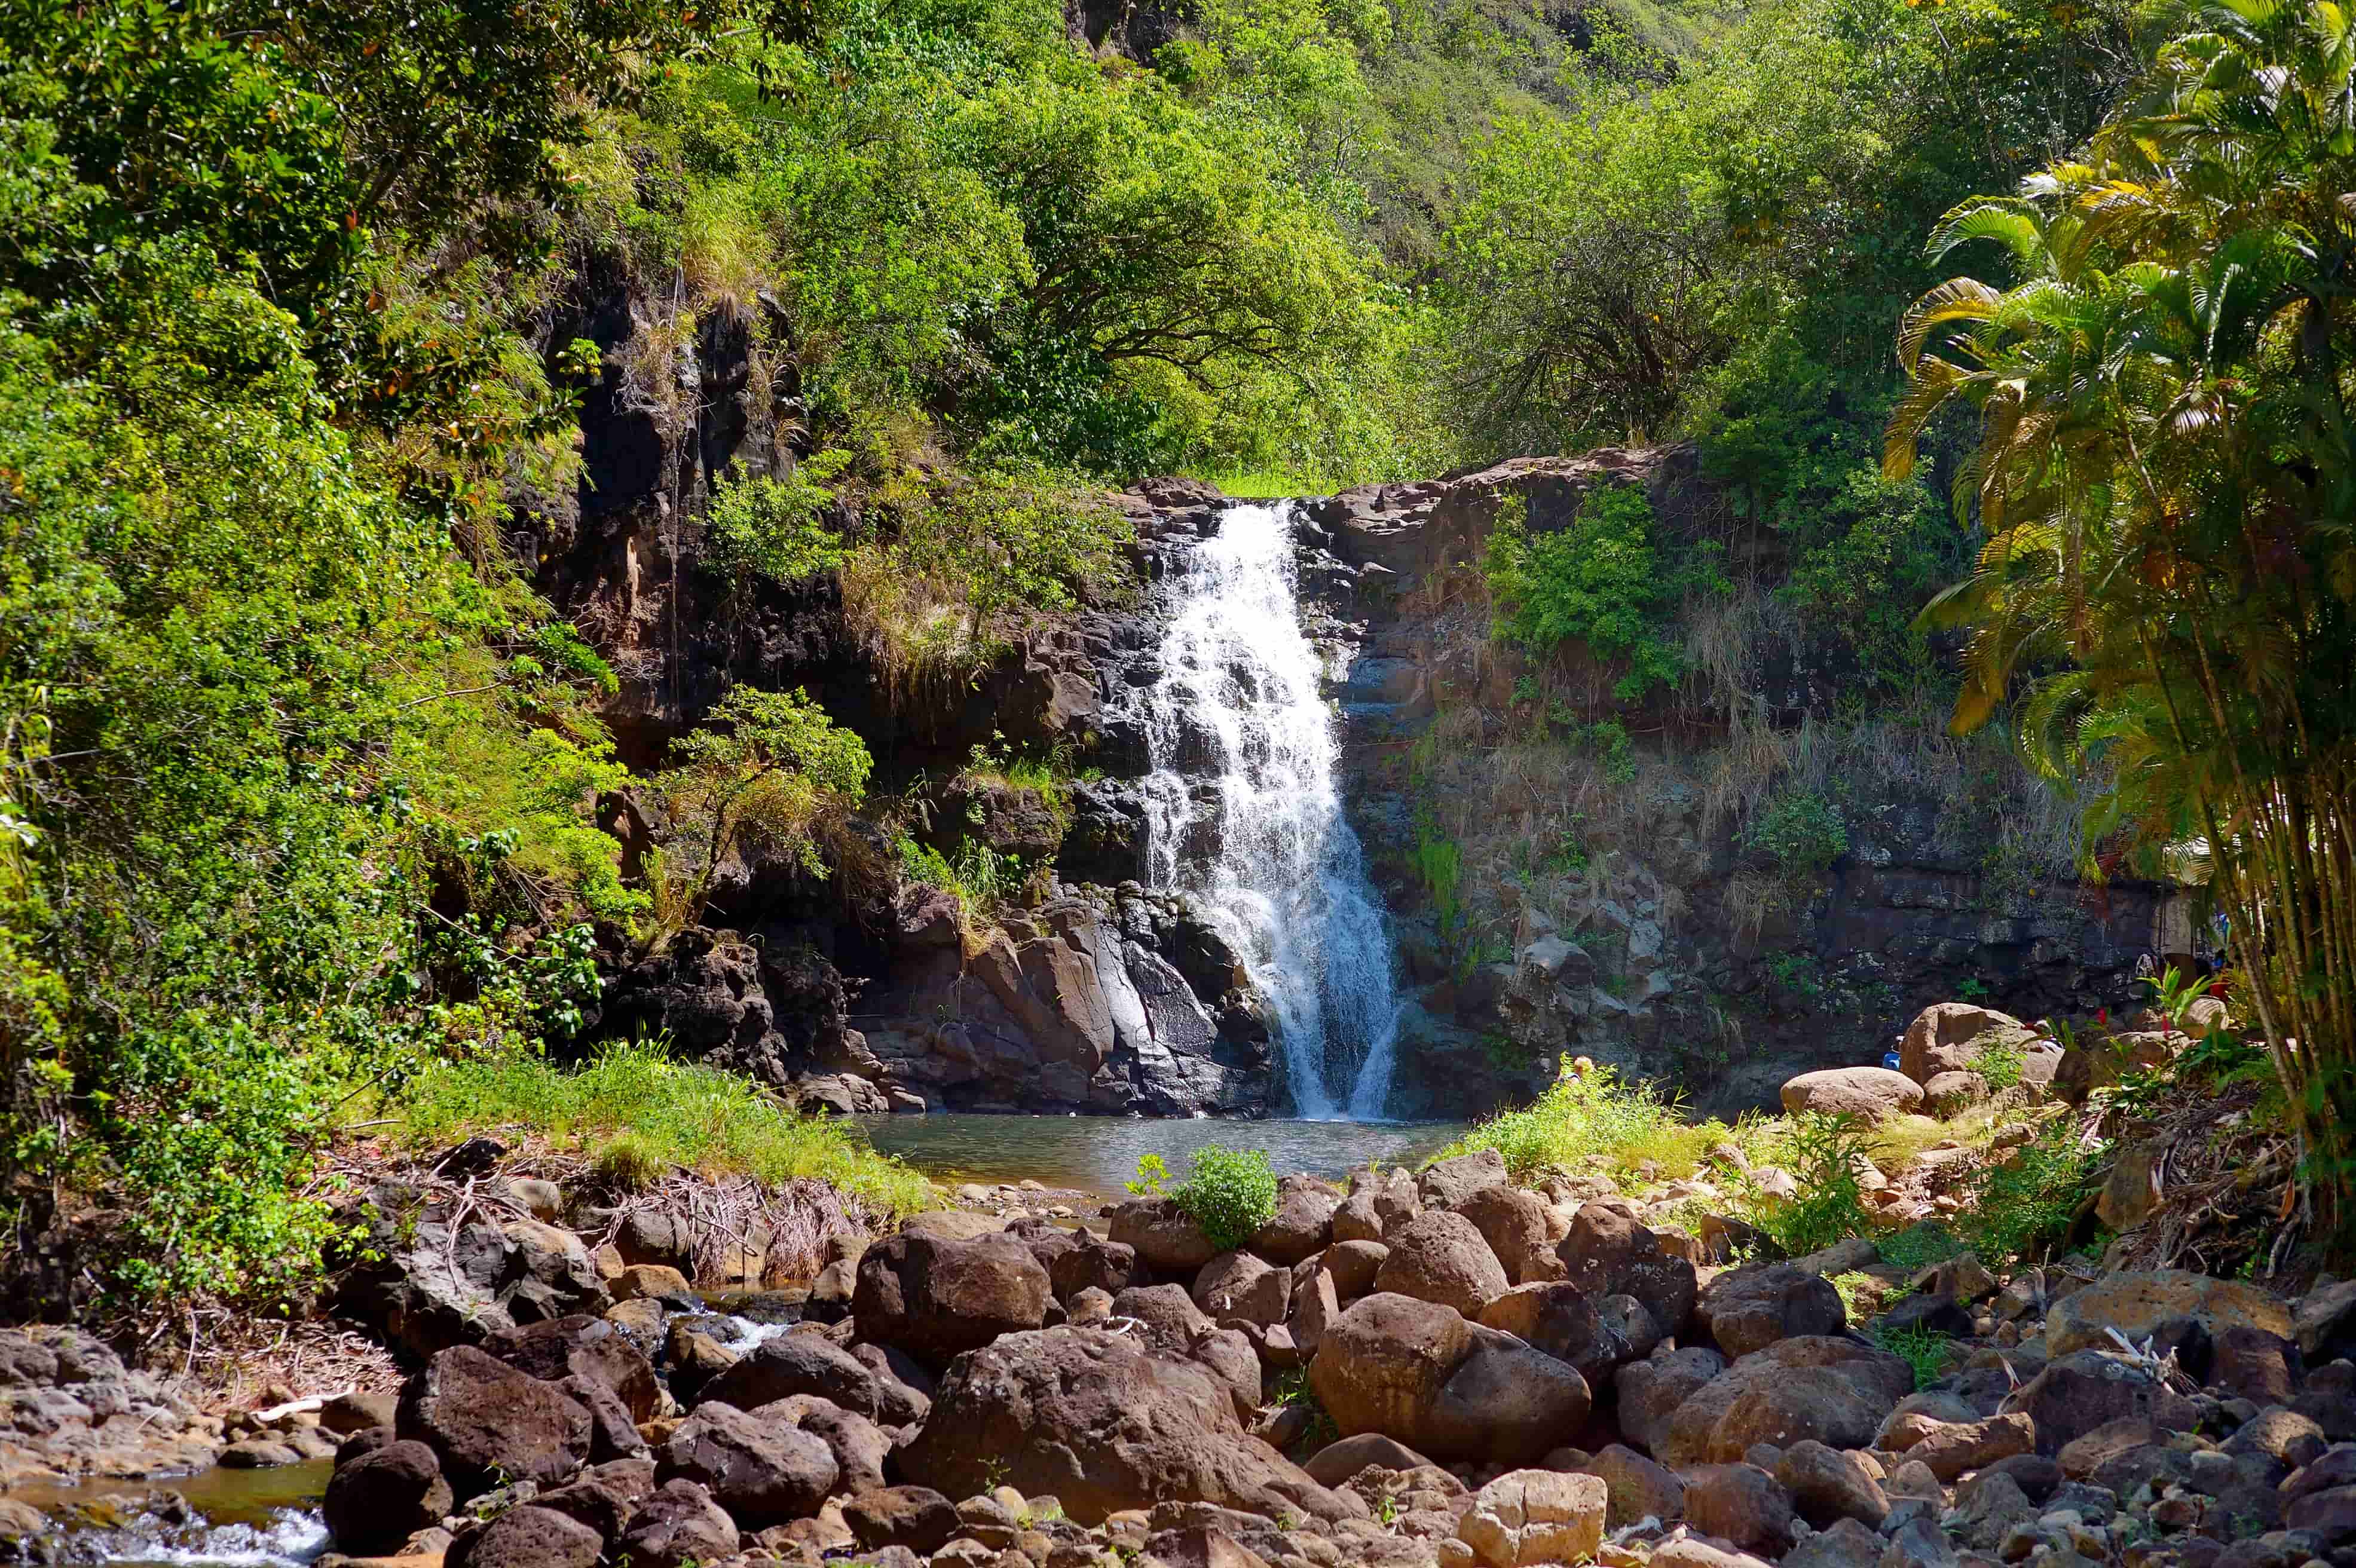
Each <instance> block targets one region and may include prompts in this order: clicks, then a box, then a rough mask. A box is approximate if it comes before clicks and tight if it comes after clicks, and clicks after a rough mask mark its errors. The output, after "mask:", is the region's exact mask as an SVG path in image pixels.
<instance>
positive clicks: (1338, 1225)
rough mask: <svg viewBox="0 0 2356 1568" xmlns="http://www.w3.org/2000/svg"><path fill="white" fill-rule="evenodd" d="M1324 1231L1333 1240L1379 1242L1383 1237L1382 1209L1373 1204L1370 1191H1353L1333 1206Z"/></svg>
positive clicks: (1372, 1196) (1372, 1195)
mask: <svg viewBox="0 0 2356 1568" xmlns="http://www.w3.org/2000/svg"><path fill="white" fill-rule="evenodd" d="M1326 1233H1327V1234H1328V1235H1330V1236H1331V1237H1333V1240H1334V1241H1335V1242H1337V1243H1338V1242H1379V1241H1381V1240H1382V1239H1383V1216H1382V1211H1381V1210H1380V1209H1378V1208H1377V1207H1376V1204H1375V1195H1374V1194H1373V1193H1371V1192H1353V1193H1351V1194H1350V1195H1349V1196H1348V1197H1347V1198H1344V1199H1343V1200H1342V1201H1341V1202H1340V1203H1338V1204H1336V1205H1334V1208H1333V1219H1332V1220H1331V1221H1328V1223H1327V1228H1326Z"/></svg>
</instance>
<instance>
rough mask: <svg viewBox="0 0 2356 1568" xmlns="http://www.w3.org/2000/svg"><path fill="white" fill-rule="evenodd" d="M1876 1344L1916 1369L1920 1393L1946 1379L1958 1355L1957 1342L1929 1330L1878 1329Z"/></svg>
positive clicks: (1874, 1333) (1917, 1387)
mask: <svg viewBox="0 0 2356 1568" xmlns="http://www.w3.org/2000/svg"><path fill="white" fill-rule="evenodd" d="M1873 1342H1874V1343H1875V1344H1877V1345H1879V1346H1880V1347H1881V1348H1882V1349H1885V1350H1887V1351H1889V1352H1890V1354H1891V1355H1893V1356H1896V1357H1897V1358H1898V1359H1899V1360H1901V1361H1904V1362H1905V1363H1906V1364H1907V1365H1908V1366H1909V1367H1911V1368H1912V1369H1913V1371H1914V1386H1915V1388H1916V1389H1917V1390H1921V1389H1926V1388H1929V1387H1930V1386H1931V1385H1932V1384H1933V1383H1935V1382H1937V1381H1939V1380H1940V1378H1942V1377H1944V1375H1945V1374H1946V1370H1947V1362H1948V1361H1949V1360H1952V1359H1954V1353H1955V1345H1954V1340H1952V1339H1948V1338H1947V1337H1946V1336H1945V1335H1944V1334H1938V1333H1933V1331H1932V1330H1930V1329H1928V1328H1877V1329H1875V1330H1874V1331H1873Z"/></svg>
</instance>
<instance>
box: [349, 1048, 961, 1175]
mask: <svg viewBox="0 0 2356 1568" xmlns="http://www.w3.org/2000/svg"><path fill="white" fill-rule="evenodd" d="M388 1109H389V1110H391V1111H392V1112H393V1113H394V1114H396V1115H397V1116H398V1118H399V1121H400V1128H399V1131H400V1136H402V1139H403V1140H405V1141H406V1142H408V1143H410V1144H411V1145H412V1146H413V1147H420V1148H439V1147H448V1146H449V1145H450V1144H451V1143H453V1142H455V1141H456V1140H457V1139H459V1138H462V1137H465V1136H468V1135H470V1134H474V1133H489V1132H499V1131H503V1130H505V1131H510V1132H521V1133H524V1134H526V1135H528V1136H533V1137H539V1138H545V1139H547V1140H548V1141H549V1142H550V1143H552V1144H553V1145H555V1146H556V1147H559V1148H562V1149H575V1150H579V1151H582V1152H584V1153H587V1154H590V1155H592V1156H593V1157H597V1158H598V1159H599V1161H600V1163H601V1164H602V1165H603V1166H605V1168H607V1170H608V1173H609V1174H616V1175H627V1174H629V1173H632V1172H636V1173H637V1174H638V1175H639V1176H641V1177H644V1176H647V1175H648V1174H650V1173H651V1174H663V1173H668V1172H669V1171H671V1170H675V1169H677V1170H686V1171H690V1172H692V1173H695V1174H697V1175H701V1176H705V1177H723V1176H750V1177H753V1178H755V1179H757V1180H760V1181H763V1182H767V1183H771V1184H776V1183H779V1182H786V1181H796V1180H804V1179H816V1180H820V1181H825V1182H828V1183H830V1184H831V1185H833V1186H835V1187H839V1188H841V1189H842V1190H843V1191H845V1192H848V1193H851V1194H853V1195H854V1196H856V1197H859V1198H862V1199H864V1200H867V1201H868V1202H870V1203H872V1204H873V1205H874V1206H875V1207H876V1208H877V1209H878V1210H879V1211H883V1212H884V1213H892V1214H905V1213H912V1212H915V1211H917V1210H920V1209H927V1208H931V1207H933V1206H935V1204H936V1203H937V1201H938V1194H937V1192H936V1191H935V1190H934V1189H933V1185H932V1183H931V1182H929V1181H927V1180H926V1179H924V1178H923V1177H921V1176H919V1175H917V1174H916V1172H915V1171H913V1170H910V1169H909V1168H907V1167H905V1166H904V1165H902V1164H901V1163H900V1162H899V1161H898V1160H895V1159H892V1158H889V1157H885V1156H883V1155H879V1154H877V1153H875V1152H874V1150H873V1149H871V1148H869V1147H867V1144H866V1142H865V1141H864V1140H863V1139H862V1137H861V1136H859V1134H858V1132H857V1130H856V1129H855V1128H852V1127H851V1126H850V1125H848V1124H846V1123H844V1122H843V1121H841V1119H840V1118H838V1117H832V1116H822V1115H821V1116H805V1115H799V1114H798V1113H796V1112H794V1111H791V1110H788V1109H787V1107H786V1106H785V1105H783V1104H780V1103H779V1102H778V1101H777V1100H776V1098H774V1097H773V1096H772V1095H771V1094H770V1093H768V1092H767V1091H766V1090H765V1089H763V1088H761V1087H760V1086H759V1085H758V1084H756V1083H753V1082H751V1081H750V1080H748V1079H746V1078H744V1077H742V1076H740V1075H738V1074H736V1073H733V1072H721V1071H718V1070H716V1069H713V1068H708V1067H701V1066H695V1065H691V1064H687V1063H681V1062H676V1061H671V1060H670V1059H669V1056H668V1055H667V1054H666V1053H665V1051H663V1050H662V1048H661V1047H660V1046H659V1045H658V1044H653V1043H645V1042H642V1043H638V1044H632V1045H615V1046H611V1047H609V1048H607V1049H606V1050H605V1051H601V1052H600V1053H599V1054H598V1055H597V1056H596V1057H595V1058H594V1059H593V1060H592V1061H587V1062H585V1063H584V1064H582V1065H581V1066H580V1067H578V1068H574V1069H569V1070H568V1069H565V1068H562V1067H558V1066H555V1065H553V1064H552V1063H550V1062H547V1061H540V1060H537V1059H533V1058H528V1057H509V1058H504V1059H500V1060H495V1061H457V1062H446V1063H442V1064H439V1065H436V1066H434V1067H432V1068H429V1069H428V1070H426V1071H425V1072H423V1073H422V1074H420V1075H419V1077H418V1078H417V1079H416V1080H415V1081H414V1082H413V1083H411V1084H410V1085H409V1086H408V1087H407V1088H406V1089H405V1090H403V1091H402V1093H401V1095H400V1096H399V1098H398V1099H397V1101H395V1102H394V1104H391V1106H389V1107H388Z"/></svg>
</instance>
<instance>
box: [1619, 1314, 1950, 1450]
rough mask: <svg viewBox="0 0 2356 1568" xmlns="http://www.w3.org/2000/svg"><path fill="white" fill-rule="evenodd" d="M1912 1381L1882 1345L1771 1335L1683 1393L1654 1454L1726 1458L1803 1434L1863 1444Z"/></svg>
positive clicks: (1838, 1444)
mask: <svg viewBox="0 0 2356 1568" xmlns="http://www.w3.org/2000/svg"><path fill="white" fill-rule="evenodd" d="M1913 1386H1914V1370H1913V1369H1912V1367H1910V1366H1908V1365H1907V1364H1906V1363H1905V1362H1904V1361H1902V1360H1900V1359H1899V1358H1898V1357H1896V1356H1893V1355H1891V1354H1890V1352H1889V1351H1887V1350H1881V1349H1874V1348H1873V1347H1871V1346H1869V1345H1862V1344H1858V1343H1857V1342H1856V1341H1854V1340H1850V1339H1832V1338H1829V1337H1824V1338H1819V1337H1815V1336H1809V1337H1804V1338H1800V1339H1782V1340H1778V1341H1777V1342H1776V1343H1774V1344H1772V1345H1770V1346H1768V1347H1767V1348H1766V1349H1763V1350H1759V1351H1754V1352H1753V1353H1752V1354H1751V1355H1748V1356H1745V1357H1744V1358H1742V1360H1740V1361H1738V1362H1736V1363H1735V1364H1734V1365H1733V1366H1731V1367H1730V1368H1728V1369H1727V1371H1725V1373H1724V1374H1723V1375H1721V1376H1719V1377H1717V1378H1713V1379H1711V1380H1710V1381H1708V1382H1707V1383H1704V1384H1703V1385H1702V1386H1701V1387H1700V1388H1698V1389H1697V1390H1695V1391H1694V1392H1693V1393H1691V1394H1690V1395H1688V1396H1687V1399H1686V1401H1685V1403H1682V1404H1680V1405H1678V1406H1677V1409H1676V1414H1675V1415H1673V1416H1671V1417H1670V1418H1669V1426H1668V1431H1667V1432H1666V1434H1665V1435H1664V1436H1663V1437H1662V1440H1661V1442H1660V1443H1659V1444H1658V1445H1655V1448H1654V1451H1653V1456H1654V1457H1655V1458H1656V1459H1658V1460H1660V1461H1661V1462H1662V1463H1663V1464H1665V1465H1670V1466H1675V1467H1683V1466H1687V1465H1696V1464H1707V1463H1719V1464H1730V1463H1733V1462H1736V1461H1739V1460H1740V1459H1741V1457H1742V1456H1743V1455H1744V1454H1745V1453H1747V1452H1748V1451H1749V1450H1750V1447H1751V1445H1752V1444H1754V1443H1766V1444H1771V1445H1774V1446H1776V1447H1778V1448H1782V1447H1786V1446H1789V1445H1792V1444H1794V1443H1797V1442H1799V1441H1800V1440H1801V1439H1802V1438H1804V1437H1813V1438H1815V1440H1816V1441H1817V1442H1819V1443H1822V1444H1825V1445H1827V1446H1829V1447H1834V1448H1842V1449H1847V1448H1864V1447H1868V1446H1869V1445H1871V1444H1872V1442H1873V1439H1874V1435H1875V1433H1876V1432H1878V1431H1879V1429H1880V1426H1881V1423H1882V1420H1883V1418H1884V1417H1886V1416H1888V1415H1889V1413H1890V1411H1891V1410H1893V1409H1894V1408H1896V1406H1897V1403H1898V1402H1899V1401H1900V1400H1901V1399H1903V1398H1904V1397H1905V1396H1906V1393H1907V1392H1908V1391H1909V1390H1911V1389H1912V1387H1913Z"/></svg>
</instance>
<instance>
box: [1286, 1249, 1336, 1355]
mask: <svg viewBox="0 0 2356 1568" xmlns="http://www.w3.org/2000/svg"><path fill="white" fill-rule="evenodd" d="M1341 1316H1342V1298H1341V1296H1339V1295H1337V1294H1336V1293H1335V1291H1334V1288H1333V1275H1332V1274H1331V1273H1330V1272H1328V1271H1327V1270H1325V1269H1323V1268H1317V1269H1312V1270H1310V1271H1309V1277H1308V1280H1307V1282H1306V1283H1304V1284H1299V1285H1294V1286H1293V1288H1292V1319H1291V1323H1290V1328H1291V1333H1292V1344H1293V1349H1294V1350H1295V1351H1296V1352H1297V1353H1298V1354H1299V1355H1301V1357H1303V1358H1306V1357H1310V1356H1313V1355H1315V1354H1316V1353H1317V1347H1318V1345H1319V1343H1320V1342H1322V1341H1323V1339H1324V1338H1325V1330H1326V1329H1328V1328H1332V1327H1333V1319H1335V1318H1336V1317H1341Z"/></svg>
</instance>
